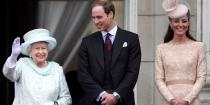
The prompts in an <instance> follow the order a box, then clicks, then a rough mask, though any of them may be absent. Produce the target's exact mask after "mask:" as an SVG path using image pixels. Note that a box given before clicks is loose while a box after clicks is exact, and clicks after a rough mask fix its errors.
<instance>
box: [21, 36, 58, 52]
mask: <svg viewBox="0 0 210 105" xmlns="http://www.w3.org/2000/svg"><path fill="white" fill-rule="evenodd" d="M42 41H44V42H47V43H48V51H51V50H53V49H54V48H55V47H56V45H57V42H56V40H55V38H52V37H42V39H40V38H39V37H37V38H33V39H30V40H28V41H26V42H24V43H22V44H21V49H22V50H21V53H22V54H24V55H27V56H29V48H30V46H31V44H33V43H36V42H42Z"/></svg>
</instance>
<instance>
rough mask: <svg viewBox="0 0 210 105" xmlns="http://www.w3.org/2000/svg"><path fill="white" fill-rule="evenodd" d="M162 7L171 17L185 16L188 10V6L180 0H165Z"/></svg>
mask: <svg viewBox="0 0 210 105" xmlns="http://www.w3.org/2000/svg"><path fill="white" fill-rule="evenodd" d="M162 7H163V9H164V10H165V12H166V15H167V16H169V17H170V18H179V17H182V16H185V15H186V14H187V12H188V10H189V9H188V7H187V6H186V5H185V4H183V3H180V1H179V0H163V2H162Z"/></svg>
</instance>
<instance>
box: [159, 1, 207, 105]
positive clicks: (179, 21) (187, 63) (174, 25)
mask: <svg viewBox="0 0 210 105" xmlns="http://www.w3.org/2000/svg"><path fill="white" fill-rule="evenodd" d="M166 2H168V3H166ZM170 3H172V4H171V5H170V6H166V5H168V4H170ZM163 8H164V9H165V10H166V12H167V15H168V16H169V22H170V23H169V27H168V31H167V33H166V35H165V38H164V43H163V44H160V45H158V46H157V49H156V58H155V69H156V70H155V83H156V86H157V88H158V90H159V92H160V94H161V95H162V96H163V100H164V101H163V105H201V103H200V101H199V92H200V90H201V88H202V87H203V85H204V84H205V80H206V70H207V65H206V57H205V55H206V51H205V46H204V43H202V42H198V41H196V40H195V39H194V38H193V37H192V36H191V35H190V33H189V24H190V22H189V20H190V12H189V9H188V8H187V6H186V5H184V4H180V3H178V2H177V1H176V0H165V1H163Z"/></svg>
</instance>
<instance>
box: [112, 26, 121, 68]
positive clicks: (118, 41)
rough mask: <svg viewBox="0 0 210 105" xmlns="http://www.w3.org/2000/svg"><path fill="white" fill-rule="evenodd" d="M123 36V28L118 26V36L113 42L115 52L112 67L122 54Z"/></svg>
mask: <svg viewBox="0 0 210 105" xmlns="http://www.w3.org/2000/svg"><path fill="white" fill-rule="evenodd" d="M122 39H123V37H122V33H121V29H120V28H118V30H117V33H116V37H115V40H114V44H113V48H112V49H113V52H112V64H111V67H113V66H114V63H115V62H116V60H117V57H118V56H119V54H120V51H121V48H122V44H123V40H122Z"/></svg>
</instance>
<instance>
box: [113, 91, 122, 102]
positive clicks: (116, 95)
mask: <svg viewBox="0 0 210 105" xmlns="http://www.w3.org/2000/svg"><path fill="white" fill-rule="evenodd" d="M113 95H114V96H115V97H116V98H117V100H120V99H121V98H120V95H119V94H118V93H117V92H113Z"/></svg>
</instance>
